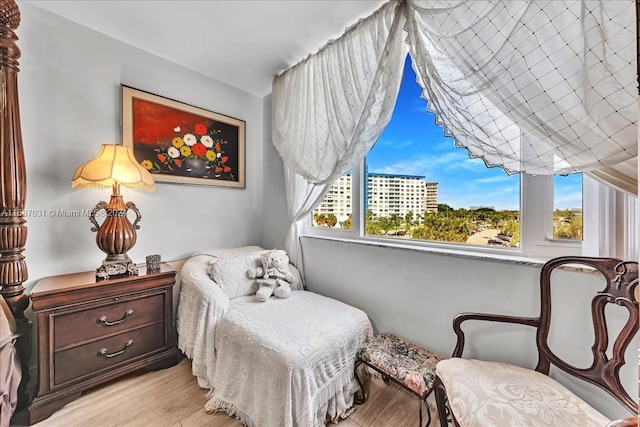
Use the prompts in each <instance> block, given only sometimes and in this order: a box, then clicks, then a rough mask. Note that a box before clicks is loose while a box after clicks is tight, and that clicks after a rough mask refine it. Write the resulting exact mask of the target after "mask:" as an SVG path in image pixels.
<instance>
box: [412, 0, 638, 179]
mask: <svg viewBox="0 0 640 427" xmlns="http://www.w3.org/2000/svg"><path fill="white" fill-rule="evenodd" d="M407 6H408V7H407V9H406V15H407V23H406V27H405V28H406V30H407V33H408V42H409V44H410V52H411V56H412V59H413V61H414V66H415V67H416V68H417V70H416V72H417V75H418V76H419V77H418V79H419V84H420V85H421V87H422V88H423V96H424V98H426V99H427V100H428V102H429V109H430V110H431V111H433V112H434V113H436V116H437V118H438V121H439V123H440V124H441V125H442V126H444V128H445V131H446V133H448V134H450V135H452V136H453V137H454V138H455V141H456V145H458V146H460V147H466V148H467V149H468V150H469V154H470V156H471V157H479V158H482V159H483V160H484V162H485V163H486V164H487V166H500V167H502V168H504V169H505V171H507V173H516V172H526V173H530V174H534V175H552V174H568V173H572V172H589V171H596V172H597V171H602V173H599V174H598V175H599V179H606V178H605V177H606V176H611V175H612V173H611V172H612V170H611V169H612V168H613V169H617V165H619V164H622V163H624V162H627V161H629V160H630V159H633V158H635V157H637V152H638V143H637V135H638V134H637V120H638V106H637V90H636V81H635V80H636V44H635V27H636V11H635V4H634V2H633V1H632V0H622V1H588V0H584V1H577V0H567V1H560V0H554V1H522V0H521V1H518V0H502V1H480V0H477V1H464V0H457V1H429V0H422V1H421V0H407ZM627 164H628V163H627ZM623 169H624V168H623ZM616 173H618V174H619V172H616ZM616 173H614V175H615V174H616ZM625 178H626V179H629V180H631V182H629V183H628V184H629V185H627V187H628V188H627V190H628V189H630V188H631V189H636V188H637V172H634V173H633V174H632V175H630V176H629V175H626V176H625ZM618 183H619V181H618ZM636 191H637V190H634V192H636Z"/></svg>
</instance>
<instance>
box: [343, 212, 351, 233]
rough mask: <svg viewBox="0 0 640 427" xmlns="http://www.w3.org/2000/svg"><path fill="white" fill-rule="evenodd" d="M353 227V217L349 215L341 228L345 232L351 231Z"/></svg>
mask: <svg viewBox="0 0 640 427" xmlns="http://www.w3.org/2000/svg"><path fill="white" fill-rule="evenodd" d="M352 227H353V216H352V215H351V214H349V217H348V218H347V219H345V220H344V221H343V222H342V228H344V229H345V230H351V228H352Z"/></svg>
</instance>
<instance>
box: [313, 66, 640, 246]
mask: <svg viewBox="0 0 640 427" xmlns="http://www.w3.org/2000/svg"><path fill="white" fill-rule="evenodd" d="M410 61H411V59H410V57H407V61H406V63H405V69H404V76H403V81H402V84H401V87H400V92H399V94H398V100H397V102H396V106H395V109H394V113H393V116H392V118H391V121H390V122H389V124H388V125H387V127H386V128H385V130H384V132H383V133H382V134H381V135H380V137H379V139H378V141H377V142H376V144H375V146H374V147H373V149H372V150H371V151H370V152H369V153H368V155H367V158H366V160H365V161H363V162H362V164H361V165H359V166H358V167H357V168H354V169H353V170H352V171H350V172H348V173H347V174H345V175H343V176H342V177H340V178H339V179H338V180H336V182H335V183H334V184H333V187H332V188H331V190H330V191H329V192H328V193H327V195H326V196H325V198H324V200H323V201H322V203H321V204H320V205H319V207H318V209H316V211H314V214H313V221H312V224H313V226H314V228H313V229H314V231H310V232H311V233H314V232H316V233H317V232H320V233H321V234H322V233H329V232H331V233H338V234H339V235H341V236H347V237H350V238H357V239H378V240H385V241H389V242H392V241H398V242H401V243H404V244H412V245H417V246H430V247H441V248H442V247H449V246H451V247H452V248H455V249H460V250H473V251H478V250H481V251H485V252H497V253H503V254H505V253H506V254H512V255H521V256H531V257H540V258H549V257H552V256H559V255H580V254H583V253H584V254H585V255H594V253H593V251H592V250H589V249H588V248H589V247H594V245H595V246H597V243H593V242H594V239H595V240H597V239H598V236H597V235H596V234H597V229H596V230H593V229H592V227H587V228H586V229H587V230H591V234H594V235H593V236H590V238H589V243H588V244H587V246H586V247H587V250H586V251H583V245H582V242H581V241H582V238H583V229H582V223H583V218H582V217H583V208H582V206H583V184H582V182H583V180H582V174H573V175H569V176H566V177H562V176H555V177H553V176H530V175H526V174H515V175H511V176H510V175H508V174H506V173H505V172H504V171H503V170H502V169H501V168H488V167H486V166H485V164H484V162H483V161H482V160H480V159H471V158H469V155H468V152H467V151H466V150H465V149H459V148H455V146H454V141H453V139H452V138H450V137H446V136H445V135H444V130H443V128H442V127H441V126H439V125H437V124H435V116H434V115H433V114H432V113H430V112H428V111H427V109H426V101H425V100H424V99H422V98H421V97H420V95H421V89H420V87H419V86H418V85H417V83H416V76H415V74H414V72H413V70H412V68H411V62H410ZM341 188H342V189H343V191H344V189H347V190H346V191H344V193H343V194H338V191H337V190H339V189H341ZM635 200H636V202H635V205H637V199H635ZM629 203H634V202H629ZM585 205H587V204H585ZM590 205H593V203H591V202H590ZM635 205H633V206H635ZM587 206H588V205H587ZM338 207H339V209H338ZM343 207H344V209H343ZM586 209H589V207H587V208H586ZM596 210H597V209H596ZM593 211H594V208H593V207H592V208H591V212H592V215H590V216H589V218H591V219H590V220H589V221H606V220H609V219H610V220H611V221H614V220H613V216H611V215H609V216H608V217H606V218H605V217H603V216H602V214H599V216H598V215H596V216H594V215H595V214H593ZM634 212H635V211H634ZM336 214H338V215H336ZM625 215H626V216H628V217H630V218H631V217H632V215H630V214H625ZM593 218H596V219H593ZM589 223H591V222H589ZM630 224H631V222H630ZM632 226H633V227H635V223H633V224H632ZM329 229H331V231H329ZM611 229H612V230H615V234H616V235H617V234H621V235H623V234H625V233H627V234H628V233H629V231H631V232H632V233H634V234H633V235H635V231H633V230H626V231H625V232H622V230H620V227H617V228H616V227H615V224H612V227H611ZM612 233H613V232H612ZM612 233H609V234H608V236H609V237H610V236H611V234H612ZM630 244H633V242H631V243H630ZM630 244H628V245H627V246H629V245H630ZM452 245H455V246H452ZM609 246H610V247H612V248H613V247H614V244H613V243H611V244H609ZM631 250H632V252H630V253H637V249H636V250H635V252H633V249H631ZM616 254H618V255H617V256H620V257H622V256H621V255H620V252H616V251H613V252H610V253H602V252H600V253H599V254H598V255H599V256H615V255H616Z"/></svg>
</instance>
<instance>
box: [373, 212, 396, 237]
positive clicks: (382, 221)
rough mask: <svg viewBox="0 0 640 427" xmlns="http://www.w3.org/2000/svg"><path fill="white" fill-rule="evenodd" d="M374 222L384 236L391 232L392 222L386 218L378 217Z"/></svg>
mask: <svg viewBox="0 0 640 427" xmlns="http://www.w3.org/2000/svg"><path fill="white" fill-rule="evenodd" d="M376 222H377V223H378V225H379V226H380V228H381V229H382V231H384V234H385V235H386V234H388V233H389V230H391V228H392V227H393V220H392V219H391V218H389V217H386V216H381V217H379V218H378V220H377V221H376Z"/></svg>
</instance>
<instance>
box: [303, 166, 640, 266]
mask: <svg viewBox="0 0 640 427" xmlns="http://www.w3.org/2000/svg"><path fill="white" fill-rule="evenodd" d="M366 182H367V181H366V177H365V160H363V161H362V162H360V164H359V165H358V166H357V167H355V168H353V169H352V171H351V218H352V219H351V224H352V228H351V230H347V229H342V228H338V227H336V228H331V229H330V228H326V227H314V226H313V224H312V216H313V215H309V216H308V218H307V220H306V221H305V227H304V231H303V233H304V234H305V235H310V236H316V237H331V238H337V239H345V240H350V241H356V242H357V241H361V242H363V243H368V244H372V243H373V244H376V245H379V246H388V247H399V246H401V247H409V248H414V249H418V250H428V251H431V252H439V253H443V254H447V253H456V254H463V255H468V256H472V257H480V258H482V257H490V258H500V259H508V258H513V259H523V258H524V259H530V260H534V261H545V260H547V259H550V258H553V257H557V256H567V255H578V256H579V255H583V256H596V257H616V258H621V259H637V258H638V247H637V246H638V240H639V239H638V232H637V231H638V218H637V214H638V211H639V210H640V208H639V207H638V199H637V197H633V196H630V195H627V194H625V193H622V192H621V191H617V190H615V189H613V188H610V187H607V186H606V185H604V184H601V183H600V182H598V181H596V180H595V179H594V178H592V177H590V176H588V175H587V174H583V185H582V194H583V240H582V241H578V240H564V239H553V209H554V197H553V190H554V184H553V176H531V175H527V174H521V177H520V247H519V248H500V247H494V246H489V245H487V246H486V247H485V246H478V245H466V244H458V243H448V242H435V241H422V240H412V239H411V240H409V239H397V238H393V237H384V236H368V235H365V225H364V216H365V212H364V206H365V203H364V197H365V194H366V192H365V191H364V187H363V185H365V184H366Z"/></svg>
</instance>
